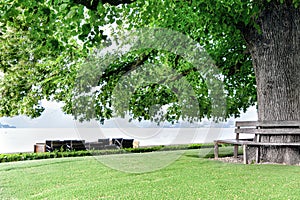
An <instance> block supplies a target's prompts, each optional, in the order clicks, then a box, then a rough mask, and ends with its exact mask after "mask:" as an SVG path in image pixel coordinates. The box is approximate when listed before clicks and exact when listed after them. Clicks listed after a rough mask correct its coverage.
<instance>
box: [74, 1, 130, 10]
mask: <svg viewBox="0 0 300 200" xmlns="http://www.w3.org/2000/svg"><path fill="white" fill-rule="evenodd" d="M134 1H135V0H88V1H87V0H73V3H75V4H80V5H83V6H85V7H87V8H88V9H90V10H97V6H98V4H99V3H101V4H105V3H108V4H110V5H112V6H117V5H120V4H130V3H133V2H134Z"/></svg>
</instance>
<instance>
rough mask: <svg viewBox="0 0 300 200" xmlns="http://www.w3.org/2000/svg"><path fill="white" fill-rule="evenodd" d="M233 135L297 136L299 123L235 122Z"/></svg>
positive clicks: (299, 131) (299, 130)
mask: <svg viewBox="0 0 300 200" xmlns="http://www.w3.org/2000/svg"><path fill="white" fill-rule="evenodd" d="M235 133H237V134H240V133H242V134H260V135H263V134H265V135H270V134H278V135H298V134H300V121H237V122H236V129H235Z"/></svg>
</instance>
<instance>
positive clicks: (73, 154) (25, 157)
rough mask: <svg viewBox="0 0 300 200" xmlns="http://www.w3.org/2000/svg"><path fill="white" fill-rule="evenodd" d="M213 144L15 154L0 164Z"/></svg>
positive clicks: (0, 157) (0, 156) (1, 159)
mask: <svg viewBox="0 0 300 200" xmlns="http://www.w3.org/2000/svg"><path fill="white" fill-rule="evenodd" d="M212 147H213V144H187V145H169V146H165V145H159V146H151V147H140V148H126V149H106V150H105V149H104V150H89V151H87V150H82V151H58V150H56V151H54V152H44V153H14V154H0V163H3V162H15V161H22V160H37V159H48V158H63V157H80V156H93V155H94V156H96V155H109V154H121V153H146V152H153V151H172V150H184V149H200V148H212Z"/></svg>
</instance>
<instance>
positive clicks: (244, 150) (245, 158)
mask: <svg viewBox="0 0 300 200" xmlns="http://www.w3.org/2000/svg"><path fill="white" fill-rule="evenodd" d="M243 158H244V164H248V153H247V145H246V144H243Z"/></svg>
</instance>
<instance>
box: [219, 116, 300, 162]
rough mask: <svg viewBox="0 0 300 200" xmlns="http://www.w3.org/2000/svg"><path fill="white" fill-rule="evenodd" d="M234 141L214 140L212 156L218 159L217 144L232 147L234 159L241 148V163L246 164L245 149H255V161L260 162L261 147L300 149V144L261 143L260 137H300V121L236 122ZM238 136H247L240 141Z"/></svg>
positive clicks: (246, 154) (246, 152) (246, 153)
mask: <svg viewBox="0 0 300 200" xmlns="http://www.w3.org/2000/svg"><path fill="white" fill-rule="evenodd" d="M235 133H236V137H235V139H224V140H215V141H214V144H215V149H214V155H215V159H217V158H218V154H219V144H232V145H234V157H235V158H237V156H238V147H239V146H242V147H243V162H244V164H248V150H247V147H250V146H252V147H256V152H255V154H256V155H255V161H256V163H259V162H260V152H261V147H262V146H288V147H300V142H287V143H275V142H261V136H262V135H283V136H284V135H300V121H263V122H262V121H237V122H236V128H235ZM240 134H248V135H249V136H252V137H249V138H247V139H240Z"/></svg>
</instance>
